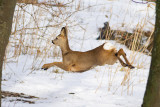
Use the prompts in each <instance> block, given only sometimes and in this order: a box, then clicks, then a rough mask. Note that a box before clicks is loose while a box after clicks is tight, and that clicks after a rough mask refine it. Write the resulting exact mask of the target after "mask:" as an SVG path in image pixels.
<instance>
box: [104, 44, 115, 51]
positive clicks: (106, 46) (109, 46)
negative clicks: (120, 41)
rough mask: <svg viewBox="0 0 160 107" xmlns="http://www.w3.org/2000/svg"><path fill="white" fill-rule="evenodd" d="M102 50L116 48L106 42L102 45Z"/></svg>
mask: <svg viewBox="0 0 160 107" xmlns="http://www.w3.org/2000/svg"><path fill="white" fill-rule="evenodd" d="M103 48H104V50H111V49H116V47H115V46H114V45H113V44H111V43H108V42H106V43H105V44H104V45H103Z"/></svg>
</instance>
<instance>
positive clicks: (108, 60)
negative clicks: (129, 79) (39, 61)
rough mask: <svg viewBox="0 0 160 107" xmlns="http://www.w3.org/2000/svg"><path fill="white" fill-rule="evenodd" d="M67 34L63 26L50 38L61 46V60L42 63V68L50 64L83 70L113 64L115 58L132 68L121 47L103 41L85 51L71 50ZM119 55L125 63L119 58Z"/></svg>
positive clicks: (70, 69) (67, 69) (62, 67)
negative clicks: (57, 33)
mask: <svg viewBox="0 0 160 107" xmlns="http://www.w3.org/2000/svg"><path fill="white" fill-rule="evenodd" d="M67 36H68V31H67V28H66V27H63V28H62V29H61V32H60V34H59V35H58V36H57V37H56V38H55V39H54V40H52V43H53V44H55V45H57V46H59V47H60V48H61V50H62V57H63V62H53V63H49V64H44V65H43V66H42V69H44V70H47V69H48V68H50V67H52V66H57V67H59V68H61V69H63V70H65V71H72V72H84V71H87V70H89V69H91V68H92V67H95V66H98V65H99V66H102V65H104V64H108V65H113V64H114V63H116V61H117V60H119V61H120V63H121V65H122V66H123V67H129V68H130V69H132V68H134V66H132V65H131V64H130V63H129V61H128V59H127V57H126V54H125V52H124V51H123V49H122V48H121V49H120V50H119V51H117V50H116V48H115V47H114V46H113V45H111V44H110V43H104V44H102V45H100V46H99V47H97V48H95V49H92V50H89V51H86V52H79V51H72V50H71V49H70V47H69V44H68V38H67ZM121 55H122V56H123V58H124V60H125V62H126V63H124V62H123V61H122V59H121V58H120V56H121Z"/></svg>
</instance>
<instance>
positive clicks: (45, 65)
mask: <svg viewBox="0 0 160 107" xmlns="http://www.w3.org/2000/svg"><path fill="white" fill-rule="evenodd" d="M52 66H57V67H59V68H61V69H63V70H65V71H69V70H70V69H69V66H66V65H65V64H63V62H53V63H49V64H44V65H43V66H42V69H44V70H47V69H48V68H50V67H52Z"/></svg>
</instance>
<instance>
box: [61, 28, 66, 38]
mask: <svg viewBox="0 0 160 107" xmlns="http://www.w3.org/2000/svg"><path fill="white" fill-rule="evenodd" d="M61 35H63V36H67V27H63V28H62V29H61Z"/></svg>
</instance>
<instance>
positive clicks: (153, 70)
mask: <svg viewBox="0 0 160 107" xmlns="http://www.w3.org/2000/svg"><path fill="white" fill-rule="evenodd" d="M142 107H160V0H157V1H156V23H155V33H154V45H153V50H152V60H151V67H150V73H149V78H148V83H147V87H146V92H145V95H144V99H143V104H142Z"/></svg>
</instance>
